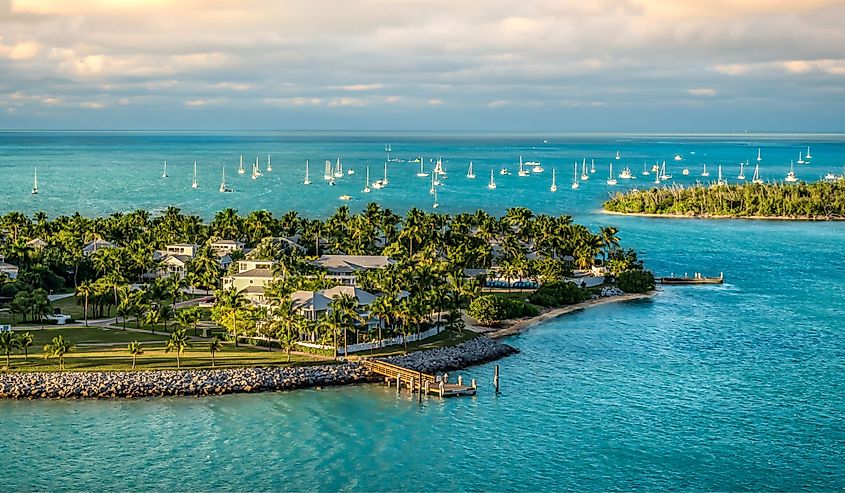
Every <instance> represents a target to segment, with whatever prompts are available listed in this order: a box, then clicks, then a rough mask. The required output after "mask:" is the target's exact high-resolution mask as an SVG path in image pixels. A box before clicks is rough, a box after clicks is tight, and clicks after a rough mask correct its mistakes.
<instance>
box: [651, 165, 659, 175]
mask: <svg viewBox="0 0 845 493" xmlns="http://www.w3.org/2000/svg"><path fill="white" fill-rule="evenodd" d="M651 172H652V173H660V165H659V164H657V163H654V164H653V165H652V166H651Z"/></svg>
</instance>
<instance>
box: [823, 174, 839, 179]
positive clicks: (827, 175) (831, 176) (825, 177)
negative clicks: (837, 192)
mask: <svg viewBox="0 0 845 493" xmlns="http://www.w3.org/2000/svg"><path fill="white" fill-rule="evenodd" d="M824 179H825V180H827V181H834V180H836V179H837V176H836V175H834V174H833V173H828V174H826V175H824Z"/></svg>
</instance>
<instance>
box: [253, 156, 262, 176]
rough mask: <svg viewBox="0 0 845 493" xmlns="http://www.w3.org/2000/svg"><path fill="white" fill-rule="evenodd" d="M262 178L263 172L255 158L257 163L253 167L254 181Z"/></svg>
mask: <svg viewBox="0 0 845 493" xmlns="http://www.w3.org/2000/svg"><path fill="white" fill-rule="evenodd" d="M259 176H261V171H259V170H258V158H255V163H254V164H253V165H252V176H251V178H252V179H253V180H257V179H258V177H259Z"/></svg>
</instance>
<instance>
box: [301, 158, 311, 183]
mask: <svg viewBox="0 0 845 493" xmlns="http://www.w3.org/2000/svg"><path fill="white" fill-rule="evenodd" d="M302 184H303V185H310V184H311V178H310V177H309V176H308V160H307V159H306V160H305V179H304V180H302Z"/></svg>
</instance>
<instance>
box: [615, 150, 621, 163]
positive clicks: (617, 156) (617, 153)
mask: <svg viewBox="0 0 845 493" xmlns="http://www.w3.org/2000/svg"><path fill="white" fill-rule="evenodd" d="M619 159H621V157H620V156H619V151H616V160H617V161H618V160H619Z"/></svg>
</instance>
